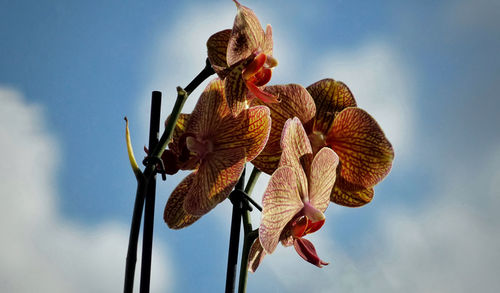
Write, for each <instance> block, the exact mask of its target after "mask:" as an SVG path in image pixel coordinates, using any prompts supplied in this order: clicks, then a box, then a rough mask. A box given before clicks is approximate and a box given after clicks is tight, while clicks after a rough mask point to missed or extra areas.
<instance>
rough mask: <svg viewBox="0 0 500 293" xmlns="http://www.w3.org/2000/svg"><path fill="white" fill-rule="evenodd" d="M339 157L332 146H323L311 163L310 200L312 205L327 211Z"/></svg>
mask: <svg viewBox="0 0 500 293" xmlns="http://www.w3.org/2000/svg"><path fill="white" fill-rule="evenodd" d="M338 164H339V157H338V156H337V154H336V153H335V152H334V151H333V150H332V149H330V148H322V149H321V150H320V151H319V152H318V153H317V154H316V156H314V159H313V161H312V164H311V173H310V175H309V201H310V203H311V205H312V206H314V207H315V208H317V209H318V210H319V211H321V212H325V210H326V208H327V207H328V204H329V203H330V194H331V193H332V189H333V184H334V183H335V178H336V172H337V165H338Z"/></svg>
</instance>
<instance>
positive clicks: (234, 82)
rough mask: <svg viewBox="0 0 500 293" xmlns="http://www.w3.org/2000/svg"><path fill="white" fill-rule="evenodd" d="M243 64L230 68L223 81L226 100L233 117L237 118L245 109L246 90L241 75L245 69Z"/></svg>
mask: <svg viewBox="0 0 500 293" xmlns="http://www.w3.org/2000/svg"><path fill="white" fill-rule="evenodd" d="M244 65H245V64H244V63H241V64H239V65H238V66H235V67H234V68H232V70H231V71H230V72H229V74H228V75H227V77H226V79H225V80H224V87H225V93H226V100H227V104H228V106H229V109H231V113H232V114H233V116H234V117H236V116H238V115H239V114H240V113H241V111H243V109H245V107H246V98H247V93H248V88H247V85H246V83H245V80H244V79H243V76H242V75H241V72H242V71H243V69H244V68H245V66H244Z"/></svg>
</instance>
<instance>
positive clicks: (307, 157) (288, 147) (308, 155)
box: [279, 117, 312, 201]
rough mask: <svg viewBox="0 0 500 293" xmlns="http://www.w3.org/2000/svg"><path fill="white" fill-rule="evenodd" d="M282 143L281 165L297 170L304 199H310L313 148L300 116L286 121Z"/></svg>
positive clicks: (298, 181)
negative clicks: (308, 176)
mask: <svg viewBox="0 0 500 293" xmlns="http://www.w3.org/2000/svg"><path fill="white" fill-rule="evenodd" d="M280 144H281V149H282V155H281V160H280V163H279V166H280V167H281V166H289V167H291V168H293V169H294V170H295V175H296V179H297V185H298V188H299V193H300V196H301V198H302V200H303V201H309V196H308V184H307V174H306V173H308V172H309V168H310V166H311V161H312V149H311V145H310V143H309V139H308V138H307V134H306V131H305V130H304V127H302V123H301V122H300V120H299V118H297V117H295V118H293V119H288V120H287V121H286V123H285V126H284V127H283V132H282V135H281V142H280Z"/></svg>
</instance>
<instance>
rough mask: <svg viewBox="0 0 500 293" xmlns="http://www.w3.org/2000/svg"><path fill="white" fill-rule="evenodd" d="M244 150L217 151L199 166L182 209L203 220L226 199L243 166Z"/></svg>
mask: <svg viewBox="0 0 500 293" xmlns="http://www.w3.org/2000/svg"><path fill="white" fill-rule="evenodd" d="M245 161H246V159H245V149H244V148H237V149H229V150H218V151H217V152H213V153H210V154H208V155H207V156H206V157H205V158H204V160H203V161H202V162H201V164H200V167H199V168H198V171H197V172H196V176H195V178H194V180H193V183H192V185H191V188H190V189H189V192H188V194H187V195H186V200H185V201H184V209H185V210H186V212H188V213H189V214H192V215H197V216H202V215H204V214H206V213H208V212H209V211H210V210H211V209H213V208H214V207H215V206H216V205H217V204H219V203H220V202H221V201H223V200H224V199H226V198H227V197H228V195H229V193H230V192H231V190H232V189H233V188H234V186H235V185H236V182H238V179H239V178H240V175H241V172H242V171H243V168H244V165H245Z"/></svg>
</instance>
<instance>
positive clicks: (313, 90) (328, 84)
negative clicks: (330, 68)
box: [307, 79, 356, 133]
mask: <svg viewBox="0 0 500 293" xmlns="http://www.w3.org/2000/svg"><path fill="white" fill-rule="evenodd" d="M307 90H308V91H309V93H310V94H311V96H312V97H313V99H314V102H315V103H316V119H315V122H314V130H316V131H320V132H322V133H328V132H329V130H330V128H331V126H332V124H333V119H334V118H335V116H336V115H337V113H338V112H340V111H342V110H343V109H345V108H347V107H356V101H355V100H354V96H353V94H352V93H351V91H350V90H349V88H348V87H347V86H346V85H345V84H344V83H343V82H340V81H335V80H333V79H323V80H320V81H318V82H315V83H313V84H312V85H310V86H308V87H307Z"/></svg>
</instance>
